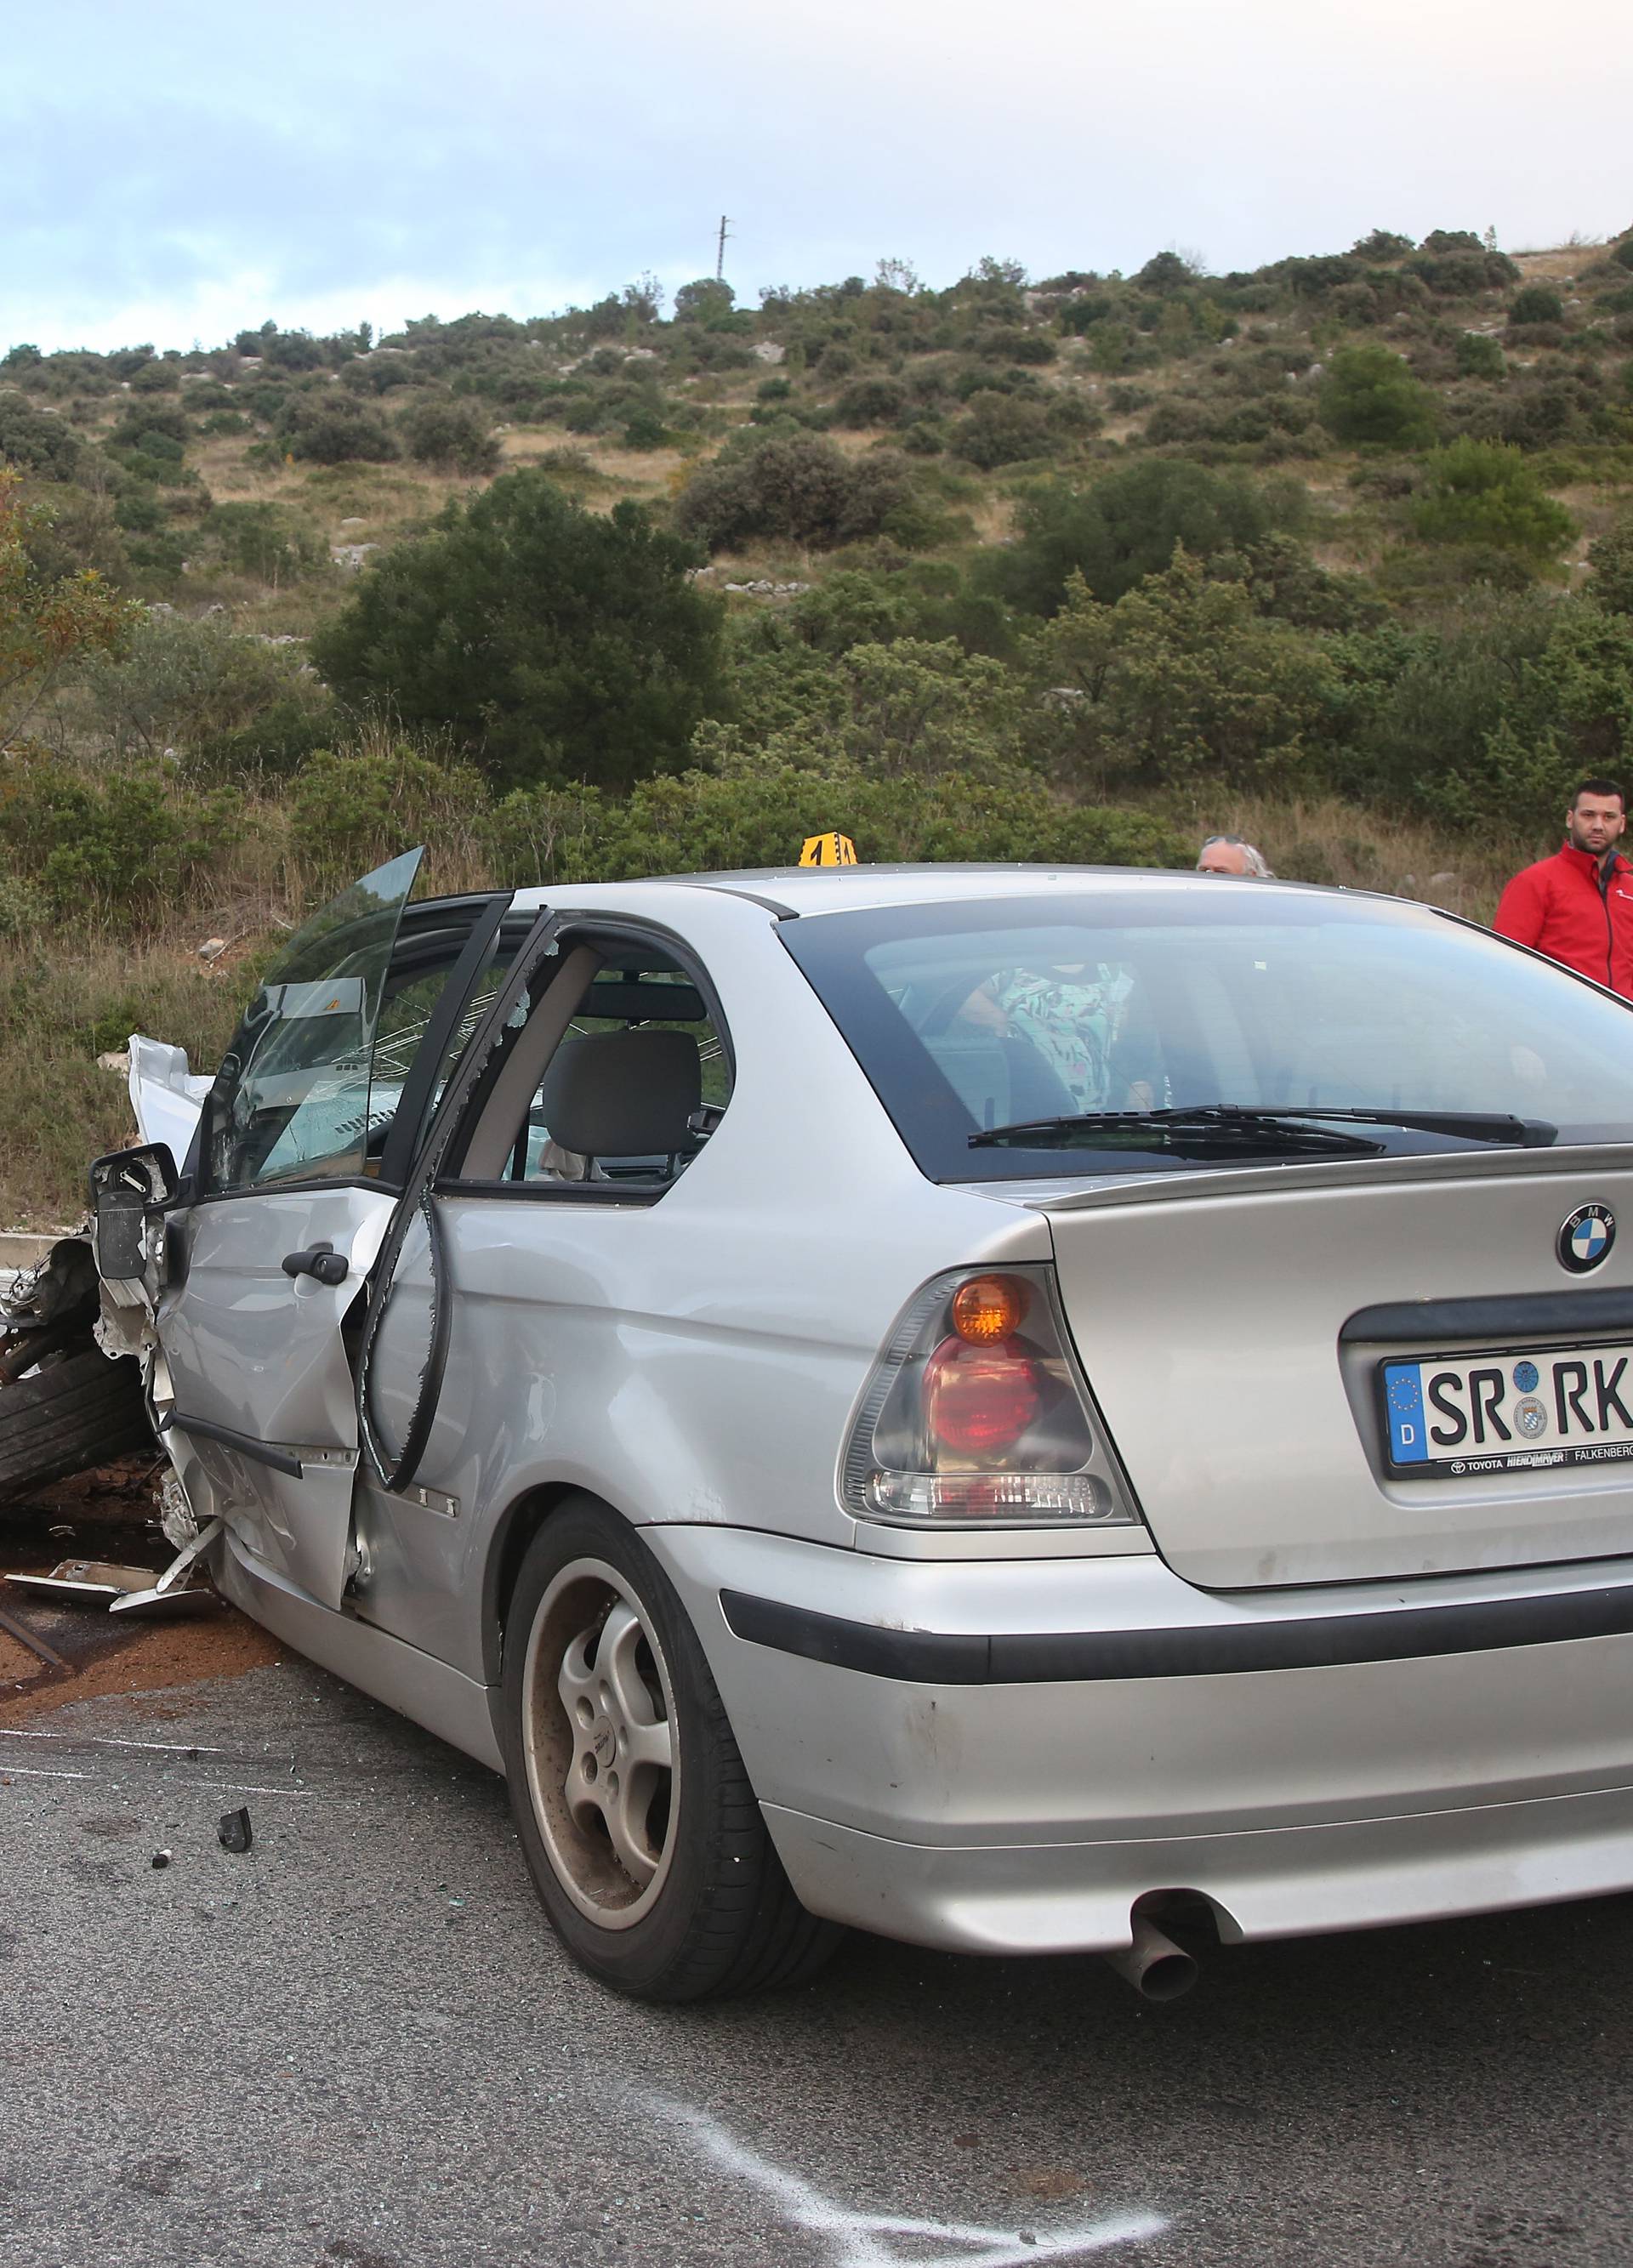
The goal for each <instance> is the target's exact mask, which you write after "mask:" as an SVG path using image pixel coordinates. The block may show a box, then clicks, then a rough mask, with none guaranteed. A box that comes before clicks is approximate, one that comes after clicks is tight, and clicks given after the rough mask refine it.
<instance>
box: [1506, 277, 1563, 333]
mask: <svg viewBox="0 0 1633 2268" xmlns="http://www.w3.org/2000/svg"><path fill="white" fill-rule="evenodd" d="M1508 320H1509V321H1510V323H1511V324H1514V323H1563V321H1564V320H1565V303H1564V301H1563V299H1562V298H1560V296H1559V294H1558V292H1557V291H1555V290H1553V289H1552V287H1551V286H1550V285H1548V284H1526V288H1525V290H1524V291H1516V292H1515V294H1514V296H1513V298H1512V299H1511V301H1510V303H1509V310H1508Z"/></svg>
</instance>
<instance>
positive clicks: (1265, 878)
mask: <svg viewBox="0 0 1633 2268" xmlns="http://www.w3.org/2000/svg"><path fill="white" fill-rule="evenodd" d="M1196 871H1197V873H1199V874H1231V875H1237V876H1239V877H1241V878H1242V879H1244V880H1248V881H1253V882H1273V881H1274V880H1275V875H1274V874H1273V873H1271V871H1270V866H1269V863H1268V861H1267V859H1266V858H1265V854H1264V852H1263V851H1256V850H1255V849H1254V847H1253V845H1252V843H1246V842H1244V840H1243V839H1242V837H1241V836H1239V835H1210V836H1208V840H1207V841H1206V843H1203V845H1202V847H1201V851H1199V852H1198V854H1197V860H1196Z"/></svg>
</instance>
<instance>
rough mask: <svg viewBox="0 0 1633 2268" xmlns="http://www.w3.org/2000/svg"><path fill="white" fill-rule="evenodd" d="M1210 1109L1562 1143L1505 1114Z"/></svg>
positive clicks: (1538, 1125)
mask: <svg viewBox="0 0 1633 2268" xmlns="http://www.w3.org/2000/svg"><path fill="white" fill-rule="evenodd" d="M1205 1108H1208V1110H1210V1111H1217V1112H1218V1113H1219V1114H1220V1116H1223V1117H1229V1118H1341V1119H1344V1120H1347V1121H1348V1122H1349V1123H1350V1124H1352V1125H1361V1126H1404V1127H1406V1128H1408V1130H1410V1131H1411V1132H1412V1133H1415V1134H1460V1135H1461V1136H1462V1137H1463V1138H1464V1140H1465V1141H1467V1142H1496V1143H1504V1144H1511V1145H1518V1147H1519V1148H1521V1149H1526V1150H1546V1149H1547V1148H1548V1145H1550V1144H1551V1143H1553V1142H1555V1141H1557V1140H1558V1138H1559V1129H1558V1127H1557V1126H1550V1125H1549V1124H1548V1121H1547V1119H1546V1118H1516V1117H1515V1116H1513V1115H1512V1114H1511V1112H1509V1111H1504V1110H1395V1109H1393V1108H1389V1107H1388V1106H1386V1105H1385V1106H1378V1105H1374V1104H1368V1105H1366V1106H1365V1107H1364V1108H1356V1109H1353V1110H1351V1109H1332V1110H1328V1109H1326V1108H1324V1107H1323V1106H1322V1105H1321V1104H1320V1103H1316V1102H1312V1103H1297V1102H1284V1103H1281V1104H1279V1105H1277V1106H1276V1107H1275V1108H1260V1107H1259V1106H1258V1105H1257V1104H1254V1103H1251V1102H1218V1103H1209V1104H1208V1105H1206V1106H1205ZM1180 1115H1181V1116H1186V1115H1188V1114H1186V1113H1185V1112H1183V1111H1182V1112H1181V1113H1180Z"/></svg>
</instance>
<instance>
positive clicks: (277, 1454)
mask: <svg viewBox="0 0 1633 2268" xmlns="http://www.w3.org/2000/svg"><path fill="white" fill-rule="evenodd" d="M173 1430H174V1432H178V1433H196V1434H197V1435H198V1436H199V1438H200V1439H201V1440H205V1441H219V1442H220V1443H221V1444H222V1445H223V1447H225V1448H229V1449H236V1450H237V1451H238V1453H239V1454H240V1456H243V1457H253V1458H254V1459H255V1462H256V1464H258V1465H270V1466H271V1468H272V1469H273V1471H274V1472H275V1473H287V1474H288V1475H289V1477H290V1478H291V1480H292V1481H300V1480H304V1479H305V1478H306V1476H307V1469H306V1467H305V1466H304V1465H303V1464H302V1463H301V1462H300V1460H299V1457H292V1456H291V1455H290V1454H289V1452H288V1450H287V1449H275V1448H274V1447H272V1444H271V1443H270V1441H257V1440H255V1436H254V1435H253V1434H250V1433H235V1432H233V1429H232V1427H231V1426H230V1425H211V1422H210V1420H209V1418H184V1417H183V1416H182V1415H181V1411H180V1410H173V1411H172V1412H171V1415H170V1418H169V1419H168V1421H167V1422H166V1425H165V1427H164V1431H165V1432H166V1433H168V1432H172V1431H173Z"/></svg>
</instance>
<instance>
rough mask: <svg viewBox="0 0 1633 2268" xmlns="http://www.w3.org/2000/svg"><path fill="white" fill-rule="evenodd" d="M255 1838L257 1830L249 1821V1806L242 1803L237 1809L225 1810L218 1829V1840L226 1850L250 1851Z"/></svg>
mask: <svg viewBox="0 0 1633 2268" xmlns="http://www.w3.org/2000/svg"><path fill="white" fill-rule="evenodd" d="M216 1840H217V1842H218V1844H219V1845H221V1848H222V1849H223V1850H224V1851H248V1849H249V1848H250V1846H251V1845H252V1844H253V1843H254V1842H255V1829H254V1828H253V1827H252V1826H251V1825H250V1823H249V1806H248V1804H246V1803H240V1806H239V1808H238V1809H237V1810H236V1811H224V1812H223V1813H222V1815H221V1823H220V1824H219V1826H218V1828H217V1829H216Z"/></svg>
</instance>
